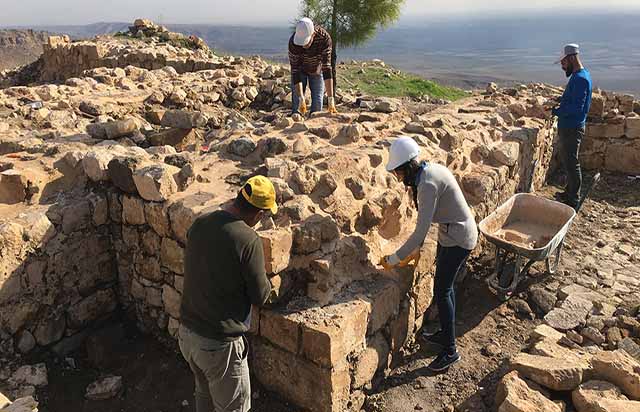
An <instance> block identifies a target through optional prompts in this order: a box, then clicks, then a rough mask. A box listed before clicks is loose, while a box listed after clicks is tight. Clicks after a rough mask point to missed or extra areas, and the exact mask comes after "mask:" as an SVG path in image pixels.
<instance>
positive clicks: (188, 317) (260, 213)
mask: <svg viewBox="0 0 640 412" xmlns="http://www.w3.org/2000/svg"><path fill="white" fill-rule="evenodd" d="M277 212H278V206H277V205H276V192H275V189H274V187H273V184H272V183H271V181H270V180H269V179H267V178H266V177H264V176H254V177H252V178H250V179H249V180H248V181H247V182H246V183H245V184H244V186H243V187H242V189H241V190H240V192H239V193H238V196H237V197H236V199H235V200H234V201H233V202H232V203H231V204H230V205H228V206H226V207H224V208H223V209H221V210H217V211H215V212H211V213H208V214H205V215H202V216H200V217H198V218H197V219H196V220H195V221H194V222H193V224H192V225H191V228H190V229H189V232H188V234H187V245H186V249H185V270H184V289H183V294H182V303H181V306H180V328H179V330H178V334H179V336H178V342H179V344H180V351H181V352H182V355H183V356H184V358H185V360H186V361H187V362H188V364H189V367H190V368H191V371H192V372H193V375H194V377H195V400H196V402H195V403H196V412H205V411H207V412H210V411H214V410H215V411H218V412H246V411H248V410H249V409H251V385H250V382H249V365H248V362H247V353H248V342H247V339H246V338H245V336H244V334H245V333H246V332H247V331H248V330H249V327H250V321H251V306H252V305H255V306H262V305H264V303H265V302H266V301H267V298H268V297H269V293H270V291H271V284H270V282H269V279H268V278H267V274H266V270H265V261H264V253H263V250H262V241H261V240H260V238H259V237H258V235H257V233H256V232H255V231H254V230H253V227H254V226H255V225H256V224H258V222H260V220H261V219H262V218H263V217H264V216H265V215H266V214H268V213H272V214H275V213H277Z"/></svg>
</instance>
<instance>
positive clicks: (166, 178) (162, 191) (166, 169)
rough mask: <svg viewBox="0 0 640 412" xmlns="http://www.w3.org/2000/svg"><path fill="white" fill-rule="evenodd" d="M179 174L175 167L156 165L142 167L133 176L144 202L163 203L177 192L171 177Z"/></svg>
mask: <svg viewBox="0 0 640 412" xmlns="http://www.w3.org/2000/svg"><path fill="white" fill-rule="evenodd" d="M178 172H179V169H178V168H177V167H173V166H169V165H165V164H157V165H151V166H147V167H143V168H142V169H140V170H137V171H136V172H135V173H134V175H133V180H134V182H135V184H136V188H137V189H138V193H140V196H141V197H142V198H143V199H145V200H150V201H153V202H164V201H165V200H167V199H168V198H169V197H170V196H171V195H172V194H174V193H176V192H177V191H178V185H177V184H176V181H175V179H174V178H173V176H174V175H175V174H176V173H178Z"/></svg>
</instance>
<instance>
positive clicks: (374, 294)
mask: <svg viewBox="0 0 640 412" xmlns="http://www.w3.org/2000/svg"><path fill="white" fill-rule="evenodd" d="M366 289H367V295H366V298H365V299H366V300H367V301H368V302H369V304H370V305H371V306H370V307H371V313H370V315H369V325H368V331H367V333H368V334H370V335H371V334H374V333H375V332H377V331H378V330H379V329H380V328H382V327H383V326H384V325H385V324H386V323H387V321H388V320H389V319H391V318H392V317H393V316H395V315H397V314H398V311H399V309H400V288H399V287H398V285H397V284H396V283H395V282H393V281H391V280H388V279H380V280H377V281H376V282H375V283H372V284H371V285H368V287H367V288H366Z"/></svg>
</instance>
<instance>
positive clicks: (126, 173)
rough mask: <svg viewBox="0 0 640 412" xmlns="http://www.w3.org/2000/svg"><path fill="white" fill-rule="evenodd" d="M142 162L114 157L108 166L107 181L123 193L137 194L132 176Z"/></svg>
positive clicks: (130, 158)
mask: <svg viewBox="0 0 640 412" xmlns="http://www.w3.org/2000/svg"><path fill="white" fill-rule="evenodd" d="M141 164H142V162H141V161H140V160H139V159H137V158H135V157H116V158H114V159H112V160H111V161H110V162H109V164H108V166H107V167H108V175H109V179H111V181H112V182H113V184H114V185H115V186H116V187H117V188H118V189H120V190H122V191H123V192H125V193H131V194H138V189H137V188H136V184H135V182H134V180H133V174H134V173H135V171H136V170H137V169H138V168H140V166H141Z"/></svg>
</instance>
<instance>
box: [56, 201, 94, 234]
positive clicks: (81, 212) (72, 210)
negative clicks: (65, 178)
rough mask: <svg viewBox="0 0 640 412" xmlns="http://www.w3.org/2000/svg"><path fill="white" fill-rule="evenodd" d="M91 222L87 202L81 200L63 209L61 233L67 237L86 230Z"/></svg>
mask: <svg viewBox="0 0 640 412" xmlns="http://www.w3.org/2000/svg"><path fill="white" fill-rule="evenodd" d="M91 221H92V218H91V206H90V204H89V202H87V201H85V200H81V201H78V202H74V203H71V204H69V205H67V206H66V207H65V208H64V209H63V215H62V232H64V233H65V234H67V235H69V234H71V233H73V232H76V231H79V230H83V229H85V228H87V227H88V226H89V225H90V223H91Z"/></svg>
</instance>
